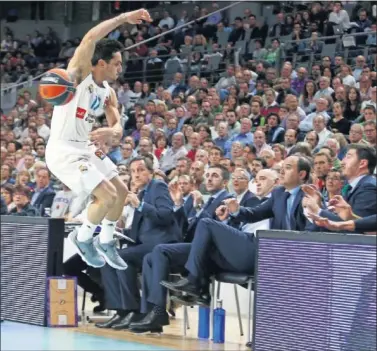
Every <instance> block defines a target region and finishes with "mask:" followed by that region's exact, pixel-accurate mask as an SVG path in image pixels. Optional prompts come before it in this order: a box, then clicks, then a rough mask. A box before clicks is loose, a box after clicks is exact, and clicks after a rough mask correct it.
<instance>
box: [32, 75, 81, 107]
mask: <svg viewBox="0 0 377 351" xmlns="http://www.w3.org/2000/svg"><path fill="white" fill-rule="evenodd" d="M75 92H76V88H75V87H74V83H73V82H72V81H71V78H70V76H69V74H68V72H67V71H66V70H65V69H61V68H53V69H51V70H49V71H48V72H47V73H46V74H45V75H44V76H43V77H42V79H41V81H40V83H39V94H40V96H41V98H42V99H43V100H45V101H46V102H48V103H49V104H51V105H53V106H61V105H65V104H67V103H68V102H70V101H71V100H72V99H73V97H74V95H75Z"/></svg>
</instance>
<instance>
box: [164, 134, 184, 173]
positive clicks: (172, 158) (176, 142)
mask: <svg viewBox="0 0 377 351" xmlns="http://www.w3.org/2000/svg"><path fill="white" fill-rule="evenodd" d="M184 144H185V136H184V135H183V133H181V132H178V133H175V134H174V135H173V137H172V146H171V148H169V149H168V150H167V151H166V153H165V155H163V156H162V158H161V160H160V168H161V169H162V170H163V171H164V172H165V173H166V172H168V171H170V170H172V169H173V168H175V167H176V165H177V161H178V159H179V158H180V157H183V156H186V155H187V149H186V148H185V146H184Z"/></svg>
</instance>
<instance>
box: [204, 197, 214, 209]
mask: <svg viewBox="0 0 377 351" xmlns="http://www.w3.org/2000/svg"><path fill="white" fill-rule="evenodd" d="M213 200H215V198H214V197H213V196H211V197H210V198H209V199H208V201H207V202H206V203H205V204H204V206H203V211H204V210H206V209H207V208H208V207H209V206H211V204H212V202H213Z"/></svg>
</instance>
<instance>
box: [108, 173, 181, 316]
mask: <svg viewBox="0 0 377 351" xmlns="http://www.w3.org/2000/svg"><path fill="white" fill-rule="evenodd" d="M131 228H132V229H131V231H130V233H129V236H130V237H131V238H132V239H134V240H135V242H136V244H135V245H129V246H128V247H127V248H124V249H121V250H120V251H119V254H120V256H121V257H122V258H123V259H124V261H125V262H126V263H127V264H128V268H127V269H126V270H124V271H123V270H116V269H114V268H112V267H110V266H109V265H106V266H104V267H103V268H101V276H102V282H103V286H104V289H105V303H106V308H108V309H111V310H139V308H140V306H139V305H140V294H139V289H138V283H137V273H138V272H140V270H141V266H142V263H143V258H144V256H145V255H146V254H148V253H149V252H151V251H152V250H153V248H154V247H155V246H156V245H158V244H161V243H173V242H177V241H179V239H180V237H179V236H180V230H179V227H178V225H177V223H176V220H175V217H174V208H173V201H172V199H171V197H170V194H169V190H168V187H167V185H166V184H165V183H164V182H162V181H159V180H155V179H154V180H152V181H151V182H150V183H149V184H148V186H147V187H146V189H145V193H144V196H143V199H142V205H141V207H140V208H138V209H136V210H135V214H134V218H133V221H132V226H131Z"/></svg>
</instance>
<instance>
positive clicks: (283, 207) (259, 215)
mask: <svg viewBox="0 0 377 351" xmlns="http://www.w3.org/2000/svg"><path fill="white" fill-rule="evenodd" d="M284 193H285V188H284V187H282V186H280V187H278V188H276V189H274V190H273V191H272V193H271V197H270V198H269V199H268V200H267V201H265V202H263V203H262V204H261V205H259V206H257V207H254V208H246V207H240V210H239V213H238V214H237V216H235V219H237V220H239V221H241V222H244V223H255V222H259V221H262V220H264V219H267V218H272V221H271V229H280V230H287V229H290V230H295V231H303V230H305V227H306V225H307V223H308V222H307V219H306V217H305V215H304V212H303V208H302V205H301V202H302V198H303V197H304V193H303V191H302V190H301V189H300V190H299V191H298V193H297V195H296V197H295V199H294V202H293V204H292V207H291V211H290V212H291V215H290V228H287V224H286V218H285V216H286V213H287V203H286V200H285V198H284Z"/></svg>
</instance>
